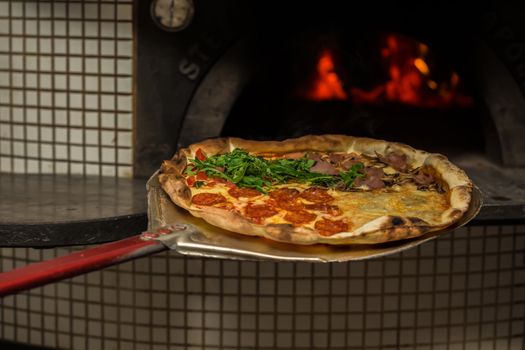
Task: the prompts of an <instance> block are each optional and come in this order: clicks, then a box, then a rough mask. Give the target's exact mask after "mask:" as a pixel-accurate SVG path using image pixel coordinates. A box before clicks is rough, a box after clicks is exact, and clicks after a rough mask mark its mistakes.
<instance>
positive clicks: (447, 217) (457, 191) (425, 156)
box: [159, 135, 473, 244]
mask: <svg viewBox="0 0 525 350" xmlns="http://www.w3.org/2000/svg"><path fill="white" fill-rule="evenodd" d="M199 148H200V149H201V150H202V151H204V152H205V153H206V154H207V155H214V154H221V153H226V152H230V151H233V150H234V149H235V148H242V149H244V150H246V151H248V152H250V153H254V154H285V153H292V152H299V151H317V152H346V153H350V152H356V153H364V154H368V155H375V154H376V153H379V154H383V155H384V154H387V153H389V152H392V151H395V152H401V153H403V154H405V155H406V156H407V158H408V163H409V165H410V167H411V168H415V167H424V168H428V169H431V170H432V171H433V173H434V175H435V176H437V177H438V178H439V179H440V181H441V182H442V184H443V185H445V187H446V191H447V193H448V194H449V203H450V207H449V208H448V209H447V210H445V211H444V212H443V213H442V215H441V219H440V220H439V222H438V223H433V224H429V223H428V222H425V221H424V220H422V219H420V218H416V217H403V216H391V215H388V216H387V215H385V216H381V217H378V218H376V219H373V220H371V221H370V222H368V223H366V224H364V225H361V226H360V227H358V228H356V229H353V230H352V231H349V232H340V233H336V234H334V235H332V236H321V235H319V234H318V233H317V231H316V230H314V229H310V228H306V227H295V226H293V225H291V224H269V225H258V224H255V223H253V222H251V221H249V220H248V219H246V218H245V217H243V216H242V215H241V214H239V213H236V212H232V211H228V210H225V209H221V208H217V207H203V208H202V207H198V206H195V205H192V204H191V198H192V193H191V189H190V188H189V187H188V185H187V184H186V179H185V177H184V176H183V175H182V173H183V171H184V169H185V167H186V164H187V159H188V158H190V159H193V158H194V157H195V152H196V151H197V150H198V149H199ZM159 181H160V183H161V186H162V188H163V189H164V190H165V191H166V193H167V194H168V195H169V196H170V198H171V199H172V201H173V202H174V203H175V204H177V205H178V206H180V207H182V208H184V209H186V210H188V211H189V212H190V213H191V214H192V215H194V216H197V217H200V218H203V219H204V220H206V221H207V222H209V223H211V224H212V225H215V226H218V227H221V228H224V229H227V230H230V231H233V232H238V233H242V234H245V235H250V236H261V237H266V238H269V239H272V240H277V241H280V242H286V243H294V244H317V243H326V244H375V243H384V242H389V241H395V240H400V239H407V238H413V237H417V236H420V235H422V234H425V233H427V232H431V231H436V230H440V229H443V228H445V227H447V226H450V225H452V224H453V223H455V222H456V221H458V220H459V219H460V218H461V217H462V216H463V215H464V213H465V212H466V211H467V209H468V207H469V204H470V200H471V192H472V186H473V185H472V182H471V180H470V179H469V178H468V176H467V175H466V174H465V172H463V171H462V170H461V169H459V168H458V167H456V166H455V165H454V164H452V163H451V162H450V161H449V160H448V159H447V158H446V157H444V156H443V155H440V154H432V153H428V152H424V151H420V150H416V149H414V148H412V147H410V146H407V145H404V144H401V143H394V142H387V141H383V140H374V139H369V138H358V137H352V136H344V135H308V136H303V137H300V138H295V139H288V140H284V141H249V140H243V139H239V138H219V139H210V140H205V141H203V142H200V143H196V144H193V145H190V146H189V147H188V148H183V149H180V150H179V151H178V152H177V154H176V155H175V156H174V157H173V158H172V159H171V160H168V161H164V163H163V164H162V167H161V174H160V175H159Z"/></svg>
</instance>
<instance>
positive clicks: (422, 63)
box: [303, 34, 472, 108]
mask: <svg viewBox="0 0 525 350" xmlns="http://www.w3.org/2000/svg"><path fill="white" fill-rule="evenodd" d="M379 54H380V55H381V58H382V63H383V65H384V68H385V71H386V73H387V76H388V79H387V80H386V81H385V82H384V83H383V84H379V85H377V86H375V87H374V88H372V89H371V90H364V89H362V88H359V87H355V86H350V88H348V89H347V90H346V91H345V89H344V88H343V85H344V84H343V83H342V81H341V79H340V77H339V76H338V75H337V73H336V70H335V64H334V59H333V56H332V53H331V52H330V51H329V50H326V49H325V50H323V51H322V52H321V55H320V57H319V60H318V63H317V72H316V78H315V80H314V83H313V84H312V88H311V89H310V90H308V91H307V93H306V94H305V95H303V96H304V97H306V98H307V99H309V100H314V101H322V100H347V99H350V100H351V101H352V102H354V103H368V104H377V103H384V102H390V103H401V104H406V105H411V106H415V107H420V108H437V107H448V106H453V105H457V106H463V107H466V106H470V105H472V98H471V97H470V96H467V95H464V94H461V93H460V92H459V91H458V88H459V87H460V85H461V84H460V78H459V76H458V74H457V73H456V72H451V73H450V78H449V79H445V80H444V81H436V80H434V78H433V77H432V70H431V66H430V65H429V63H428V55H429V47H428V46H427V45H425V44H423V43H420V42H417V41H416V40H414V39H411V38H408V37H405V36H402V35H397V34H389V35H387V36H386V37H384V42H383V45H382V47H380V49H379ZM347 78H348V79H347V80H346V82H347V83H350V82H351V79H352V77H347Z"/></svg>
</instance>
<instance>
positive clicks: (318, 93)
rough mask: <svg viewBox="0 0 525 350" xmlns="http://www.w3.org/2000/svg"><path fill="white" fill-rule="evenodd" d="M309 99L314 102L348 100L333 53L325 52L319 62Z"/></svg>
mask: <svg viewBox="0 0 525 350" xmlns="http://www.w3.org/2000/svg"><path fill="white" fill-rule="evenodd" d="M307 97H308V99H310V100H314V101H326V100H346V99H347V98H348V96H347V94H346V92H345V90H344V89H343V83H342V82H341V79H339V76H338V75H337V73H336V72H335V64H334V60H333V58H332V53H331V52H330V51H328V50H324V51H323V52H322V53H321V56H320V57H319V62H317V78H316V80H315V83H314V86H313V88H312V89H311V90H310V91H309V92H308V93H307Z"/></svg>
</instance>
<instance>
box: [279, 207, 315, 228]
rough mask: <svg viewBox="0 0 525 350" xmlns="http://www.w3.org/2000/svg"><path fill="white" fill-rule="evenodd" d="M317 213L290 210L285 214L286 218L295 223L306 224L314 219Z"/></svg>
mask: <svg viewBox="0 0 525 350" xmlns="http://www.w3.org/2000/svg"><path fill="white" fill-rule="evenodd" d="M316 217H317V215H315V214H312V213H309V212H307V211H306V210H297V211H290V212H288V213H286V215H285V216H284V220H286V221H289V222H291V223H293V224H297V225H300V224H306V223H308V222H310V221H313V220H314V219H315V218H316Z"/></svg>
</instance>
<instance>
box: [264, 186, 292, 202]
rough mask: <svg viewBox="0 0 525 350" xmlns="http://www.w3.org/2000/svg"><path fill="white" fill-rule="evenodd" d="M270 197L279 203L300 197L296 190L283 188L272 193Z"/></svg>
mask: <svg viewBox="0 0 525 350" xmlns="http://www.w3.org/2000/svg"><path fill="white" fill-rule="evenodd" d="M269 195H270V198H273V199H275V200H277V201H281V200H290V199H297V198H298V195H299V191H298V190H296V189H295V188H287V187H281V188H278V189H276V190H273V191H271V192H270V193H269Z"/></svg>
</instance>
